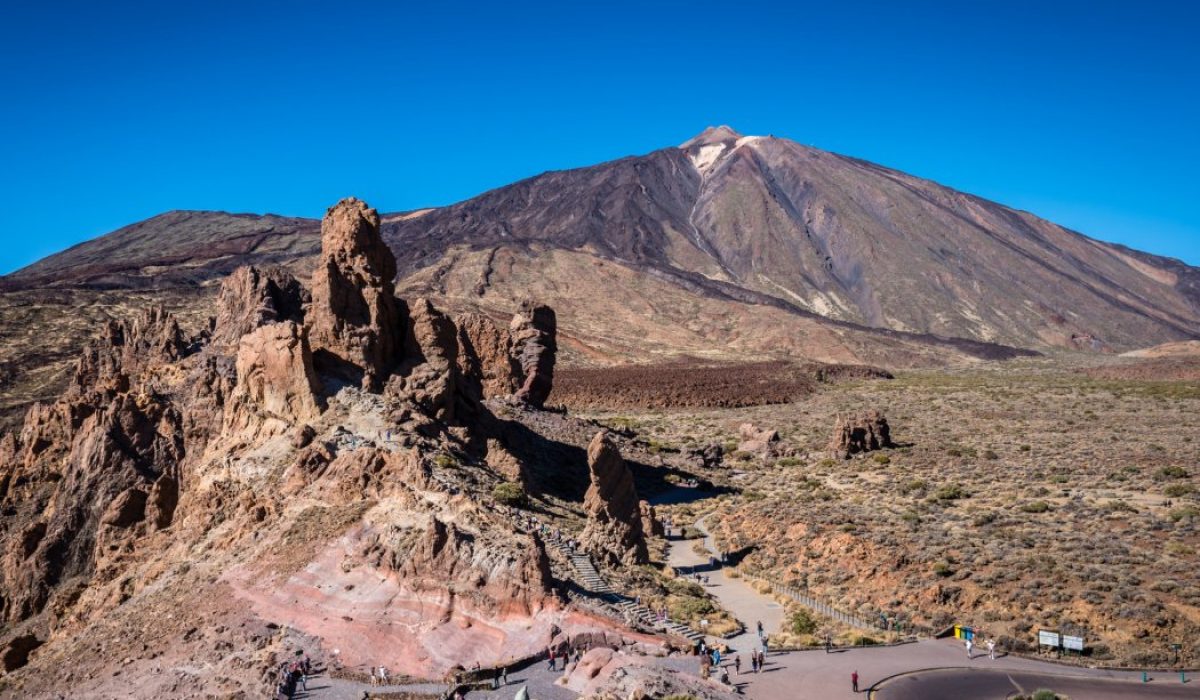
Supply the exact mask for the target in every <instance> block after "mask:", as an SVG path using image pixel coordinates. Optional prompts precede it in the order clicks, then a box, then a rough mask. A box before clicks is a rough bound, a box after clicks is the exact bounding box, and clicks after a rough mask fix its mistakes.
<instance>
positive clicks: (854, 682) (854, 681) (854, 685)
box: [850, 671, 858, 693]
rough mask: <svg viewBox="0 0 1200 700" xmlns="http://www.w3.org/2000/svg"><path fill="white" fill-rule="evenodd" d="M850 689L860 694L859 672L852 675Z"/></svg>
mask: <svg viewBox="0 0 1200 700" xmlns="http://www.w3.org/2000/svg"><path fill="white" fill-rule="evenodd" d="M850 688H851V689H852V690H853V691H854V692H856V693H857V692H858V671H855V672H854V673H851V674H850Z"/></svg>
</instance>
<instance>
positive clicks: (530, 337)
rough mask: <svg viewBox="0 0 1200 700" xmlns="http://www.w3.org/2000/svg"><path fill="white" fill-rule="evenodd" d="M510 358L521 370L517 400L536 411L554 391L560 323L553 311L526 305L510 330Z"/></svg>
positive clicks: (541, 306)
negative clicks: (555, 359) (555, 358)
mask: <svg viewBox="0 0 1200 700" xmlns="http://www.w3.org/2000/svg"><path fill="white" fill-rule="evenodd" d="M508 331H509V335H511V336H512V349H511V351H510V355H511V357H512V358H513V359H514V360H515V361H516V362H517V363H518V364H519V365H520V366H521V374H522V379H521V386H520V388H519V389H517V392H516V398H517V399H518V400H519V401H522V402H524V403H525V404H527V405H529V406H532V407H534V408H541V407H542V406H544V405H545V403H546V399H547V398H548V397H549V396H550V391H551V389H553V388H554V356H555V353H556V352H557V351H558V344H557V339H556V336H557V333H558V321H557V319H556V317H555V315H554V309H551V308H550V307H549V306H544V305H541V304H535V303H533V302H531V301H526V302H524V303H522V304H521V308H520V310H519V311H518V312H517V313H516V315H514V316H513V319H512V322H511V323H510V324H509V327H508Z"/></svg>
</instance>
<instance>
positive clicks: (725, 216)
mask: <svg viewBox="0 0 1200 700" xmlns="http://www.w3.org/2000/svg"><path fill="white" fill-rule="evenodd" d="M382 230H383V235H384V237H385V240H386V241H387V242H388V244H389V245H390V247H391V248H392V250H393V251H394V252H395V254H396V257H397V264H398V283H397V288H398V289H400V290H402V291H403V293H406V294H418V295H425V296H429V297H431V298H432V299H434V300H436V301H437V302H438V303H439V304H440V305H442V306H444V307H446V308H450V309H454V310H456V311H462V310H468V309H477V310H483V311H485V312H487V313H489V314H490V315H492V316H494V317H496V318H503V317H505V316H507V315H508V314H511V313H512V312H513V311H514V310H515V308H516V307H517V303H518V301H519V300H520V299H523V298H525V297H527V296H529V295H531V294H533V295H535V296H537V297H539V298H544V299H551V300H553V302H554V304H555V308H556V309H557V310H558V313H559V325H560V336H561V340H562V348H561V350H562V356H563V361H564V362H565V363H567V364H600V365H604V364H615V363H624V362H630V361H635V360H636V361H639V362H654V361H657V360H660V359H671V358H675V357H678V356H679V355H682V354H687V355H692V356H698V357H707V358H711V359H722V360H728V359H736V360H744V359H754V360H773V359H778V358H780V357H796V356H800V357H802V358H803V359H813V360H825V361H834V362H867V363H873V364H884V365H885V366H892V367H897V366H916V365H929V364H939V363H945V362H954V361H957V360H962V359H965V358H970V357H980V356H983V357H1005V356H1009V355H1011V354H1012V353H1011V352H1010V351H1008V350H1005V349H1003V348H999V347H997V346H996V345H991V344H998V345H1007V346H1016V347H1021V348H1034V349H1041V350H1044V349H1047V348H1053V347H1068V348H1078V349H1084V350H1117V351H1125V350H1130V349H1133V348H1137V347H1142V346H1146V345H1151V344H1156V343H1167V342H1178V341H1183V340H1188V339H1192V338H1196V337H1200V269H1197V268H1194V267H1190V266H1187V265H1185V264H1183V263H1181V262H1179V261H1177V260H1173V259H1170V258H1163V257H1158V256H1154V255H1149V254H1146V253H1141V252H1138V251H1134V250H1131V249H1128V248H1123V247H1121V246H1116V245H1112V244H1107V243H1102V242H1099V241H1095V240H1093V239H1090V238H1087V237H1085V236H1082V235H1080V234H1077V233H1075V232H1072V231H1069V230H1067V229H1064V228H1062V227H1060V226H1057V225H1054V224H1052V223H1049V222H1047V221H1044V220H1042V219H1038V218H1037V217H1035V216H1033V215H1031V214H1028V213H1025V212H1020V211H1016V210H1013V209H1009V208H1007V207H1004V206H1001V205H998V204H995V203H991V202H988V201H986V200H982V199H980V198H977V197H973V196H971V195H967V194H963V193H960V192H956V191H954V190H951V189H948V188H945V187H942V186H939V185H937V184H935V183H932V182H929V181H927V180H922V179H919V178H915V177H912V176H909V175H905V174H903V173H900V172H897V171H894V170H889V169H886V168H882V167H880V166H876V165H872V164H870V163H866V162H864V161H861V160H856V159H852V158H847V157H844V156H840V155H835V154H832V153H828V152H824V151H820V150H817V149H813V148H809V147H806V146H802V145H800V144H798V143H795V142H792V141H788V140H784V139H778V138H773V137H744V136H741V135H740V134H737V133H736V132H734V131H733V130H731V129H729V128H727V127H719V128H713V129H708V130H706V131H705V132H704V133H702V134H700V135H699V136H697V137H696V138H694V139H691V140H689V141H687V142H686V143H684V144H683V145H682V146H680V147H670V148H665V149H661V150H658V151H654V152H652V153H649V154H646V155H643V156H635V157H629V158H623V159H620V160H615V161H611V162H608V163H602V164H599V165H595V166H592V167H586V168H579V169H575V170H567V171H557V172H548V173H545V174H543V175H539V176H537V177H534V178H530V179H527V180H523V181H520V182H517V183H514V184H512V185H509V186H506V187H502V188H499V189H496V190H493V191H490V192H486V193H484V194H482V195H480V196H478V197H475V198H473V199H470V200H467V201H465V202H461V203H459V204H455V205H451V206H447V207H443V208H437V209H426V210H419V211H415V212H408V213H400V214H392V215H387V216H384V217H383V222H382ZM318 245H319V237H318V222H316V221H313V220H308V219H296V218H287V217H280V216H275V215H266V216H252V215H231V214H225V213H219V212H170V213H167V214H163V215H161V216H158V217H154V218H152V219H148V220H146V221H144V222H140V223H137V224H133V225H131V226H128V227H126V228H123V229H121V230H119V231H115V232H113V233H111V234H108V235H106V236H102V237H100V238H98V239H95V240H92V241H88V242H86V243H83V244H80V245H78V246H75V247H73V248H71V249H69V250H66V251H63V252H62V253H58V254H56V255H52V256H50V257H48V258H46V259H44V260H41V261H39V262H38V263H35V264H34V265H31V266H29V267H27V268H25V269H23V270H19V271H17V272H15V273H13V274H11V275H8V276H6V277H4V278H0V326H2V327H3V328H5V329H6V331H7V332H5V333H3V334H0V407H2V408H3V411H4V414H5V416H8V417H11V416H12V415H15V414H16V412H18V411H19V410H20V409H22V408H23V407H24V406H26V405H28V404H29V403H31V402H33V401H35V400H39V399H45V398H47V397H49V396H53V395H54V394H55V393H56V392H57V391H59V390H60V389H61V388H62V387H63V385H64V383H65V379H66V375H67V373H68V367H69V363H68V362H67V361H66V359H67V358H70V357H74V356H75V354H76V353H77V352H78V351H79V349H80V348H81V346H82V343H83V340H84V339H85V338H87V337H88V336H89V335H90V334H91V330H90V329H94V328H95V327H96V326H97V325H98V323H99V322H100V321H103V320H104V319H106V318H113V317H115V318H126V317H128V316H129V315H130V314H129V311H130V310H131V309H133V308H140V307H142V306H144V305H145V303H160V304H162V305H163V306H164V307H166V308H167V309H169V310H171V311H173V312H174V313H176V314H177V315H178V316H179V318H180V319H181V321H182V322H184V323H185V324H187V323H188V321H189V319H201V318H202V317H203V316H204V310H203V309H204V307H205V306H206V305H207V304H208V303H209V300H210V299H211V296H212V294H214V293H215V291H216V289H217V286H218V284H219V281H220V280H221V279H222V278H223V277H224V276H225V275H227V274H228V273H229V272H230V271H231V270H232V269H234V268H235V267H237V266H238V265H241V264H256V265H261V264H282V265H285V266H287V267H288V268H290V269H291V270H292V271H293V272H294V273H296V274H299V275H306V274H308V273H309V272H310V270H311V267H312V264H313V260H314V259H315V258H314V256H315V254H316V250H317V247H318ZM128 290H136V293H137V294H138V295H139V299H137V303H136V304H130V303H126V292H127V291H128ZM142 297H144V298H142ZM64 311H69V312H70V313H64ZM868 328H874V329H877V330H867V329H868ZM933 336H938V337H937V338H935V337H933ZM939 338H941V339H946V338H953V339H961V340H954V341H952V342H949V343H947V342H943V340H940V339H939ZM967 341H969V342H967ZM980 343H984V344H980Z"/></svg>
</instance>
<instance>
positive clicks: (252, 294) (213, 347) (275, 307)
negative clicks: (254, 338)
mask: <svg viewBox="0 0 1200 700" xmlns="http://www.w3.org/2000/svg"><path fill="white" fill-rule="evenodd" d="M310 301H311V296H310V295H309V293H308V290H307V289H305V288H304V287H303V286H302V285H301V284H300V282H299V281H297V280H296V278H295V277H292V275H291V274H290V273H288V272H287V271H285V270H283V269H281V268H266V269H259V268H257V267H239V268H238V269H236V270H234V271H233V273H231V274H230V275H229V276H228V277H226V278H225V281H224V282H222V283H221V291H220V292H219V293H218V294H217V315H216V317H215V318H214V319H213V322H212V325H213V330H212V337H211V339H210V340H209V344H208V347H209V349H210V351H216V352H221V353H223V354H229V355H232V354H235V353H236V352H237V348H238V342H239V341H240V340H241V338H242V336H244V335H246V334H247V333H249V332H251V331H253V330H254V329H256V328H258V327H260V326H265V325H267V324H269V323H278V322H280V321H295V322H296V323H303V322H304V306H305V304H308V303H309V302H310Z"/></svg>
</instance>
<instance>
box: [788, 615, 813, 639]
mask: <svg viewBox="0 0 1200 700" xmlns="http://www.w3.org/2000/svg"><path fill="white" fill-rule="evenodd" d="M789 625H790V626H791V628H792V634H813V633H815V632H816V631H817V627H818V625H817V621H816V620H815V619H813V616H812V614H811V613H809V612H808V611H807V610H804V609H800V610H797V611H796V612H794V613H792V617H791V620H789Z"/></svg>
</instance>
